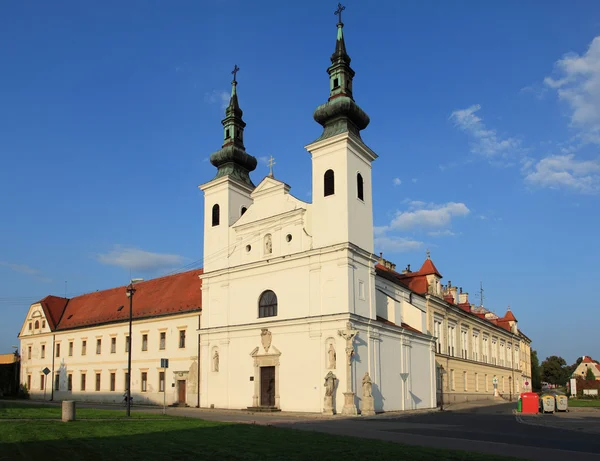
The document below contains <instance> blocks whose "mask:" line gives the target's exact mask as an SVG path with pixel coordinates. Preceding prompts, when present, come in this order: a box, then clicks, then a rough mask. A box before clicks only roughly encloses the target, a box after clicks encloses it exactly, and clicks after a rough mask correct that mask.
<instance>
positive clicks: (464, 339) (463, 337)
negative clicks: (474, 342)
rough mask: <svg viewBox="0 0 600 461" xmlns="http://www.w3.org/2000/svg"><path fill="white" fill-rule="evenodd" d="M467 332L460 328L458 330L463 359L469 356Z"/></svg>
mask: <svg viewBox="0 0 600 461" xmlns="http://www.w3.org/2000/svg"><path fill="white" fill-rule="evenodd" d="M467 335H468V332H467V330H461V331H460V337H461V350H462V352H461V353H462V358H463V359H468V358H469V339H468V336H467Z"/></svg>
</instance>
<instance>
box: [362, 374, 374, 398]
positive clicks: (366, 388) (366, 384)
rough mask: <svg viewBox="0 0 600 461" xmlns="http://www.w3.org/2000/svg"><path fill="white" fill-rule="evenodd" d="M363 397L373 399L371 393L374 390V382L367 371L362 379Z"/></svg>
mask: <svg viewBox="0 0 600 461" xmlns="http://www.w3.org/2000/svg"><path fill="white" fill-rule="evenodd" d="M362 388H363V397H372V394H371V391H372V389H373V381H371V377H370V376H369V372H368V371H367V372H366V373H365V375H364V376H363V379H362Z"/></svg>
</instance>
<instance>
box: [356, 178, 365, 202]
mask: <svg viewBox="0 0 600 461" xmlns="http://www.w3.org/2000/svg"><path fill="white" fill-rule="evenodd" d="M356 195H357V197H358V198H359V199H361V200H364V199H365V196H364V193H363V178H362V175H361V174H360V173H358V174H357V175H356Z"/></svg>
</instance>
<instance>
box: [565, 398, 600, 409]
mask: <svg viewBox="0 0 600 461" xmlns="http://www.w3.org/2000/svg"><path fill="white" fill-rule="evenodd" d="M569 406H570V407H574V408H575V407H596V408H600V400H597V399H596V400H592V399H590V400H585V399H569Z"/></svg>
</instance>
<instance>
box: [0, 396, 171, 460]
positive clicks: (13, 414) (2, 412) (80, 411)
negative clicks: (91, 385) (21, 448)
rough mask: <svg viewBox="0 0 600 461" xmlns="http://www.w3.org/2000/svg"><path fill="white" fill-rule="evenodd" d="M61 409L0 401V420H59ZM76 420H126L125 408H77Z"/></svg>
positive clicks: (138, 414)
mask: <svg viewBox="0 0 600 461" xmlns="http://www.w3.org/2000/svg"><path fill="white" fill-rule="evenodd" d="M61 412H62V410H61V407H60V406H57V405H48V404H43V403H40V404H35V403H21V402H19V401H14V400H5V401H2V400H0V419H25V418H32V419H60V417H61ZM131 417H132V418H136V419H139V418H143V419H148V418H154V419H156V418H164V416H163V415H160V414H151V413H143V412H136V411H132V412H131ZM77 418H78V419H97V418H102V419H107V418H108V419H115V418H127V416H125V407H123V409H122V410H95V409H93V408H77ZM0 459H2V458H1V455H0Z"/></svg>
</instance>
